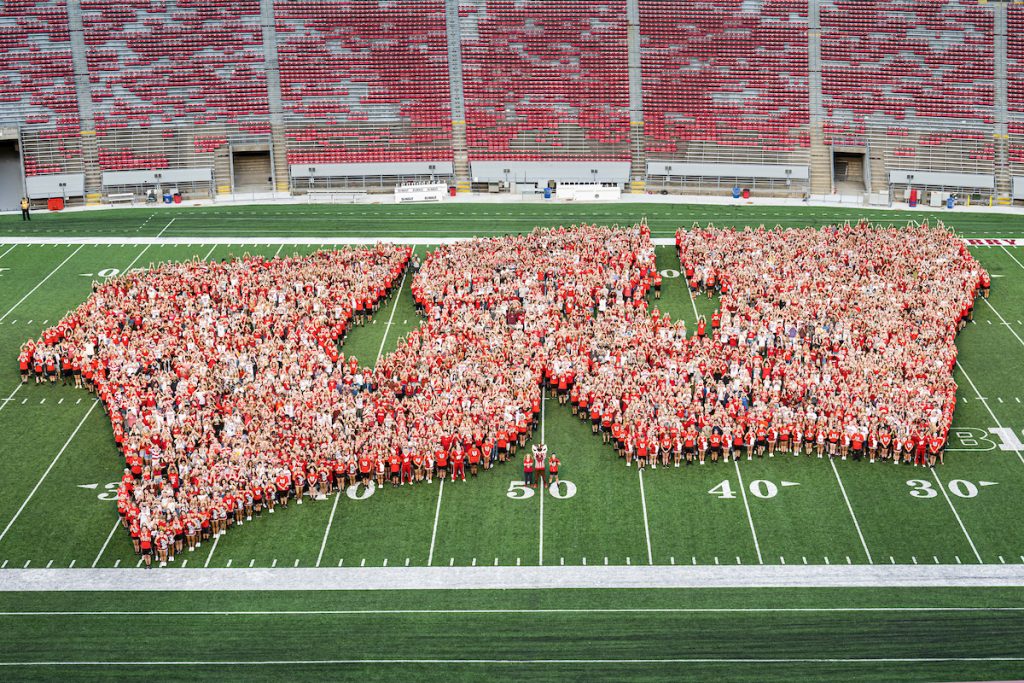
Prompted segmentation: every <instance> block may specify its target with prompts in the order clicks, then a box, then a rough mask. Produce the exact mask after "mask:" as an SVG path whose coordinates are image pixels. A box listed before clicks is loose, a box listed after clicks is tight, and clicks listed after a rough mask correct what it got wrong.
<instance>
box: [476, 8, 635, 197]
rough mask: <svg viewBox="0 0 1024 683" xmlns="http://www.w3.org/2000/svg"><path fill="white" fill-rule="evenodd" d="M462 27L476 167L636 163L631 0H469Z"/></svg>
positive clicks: (529, 167) (526, 169)
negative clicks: (632, 157) (580, 0)
mask: <svg viewBox="0 0 1024 683" xmlns="http://www.w3.org/2000/svg"><path fill="white" fill-rule="evenodd" d="M459 19H460V29H461V43H462V64H463V84H464V90H465V104H466V144H467V148H468V153H469V160H470V164H471V165H472V162H473V160H478V161H488V160H505V161H515V162H519V163H518V164H517V165H516V167H517V168H519V169H522V170H523V173H524V174H526V175H527V176H528V175H529V174H530V172H531V170H530V169H531V168H532V167H533V166H534V165H540V164H543V163H544V162H548V161H562V162H576V161H629V158H630V151H629V74H628V69H627V46H626V2H625V0H604V1H603V2H599V3H577V2H569V1H568V0H561V1H552V0H515V1H513V0H463V1H462V2H461V3H460V5H459ZM627 175H628V172H627ZM625 180H626V178H625V177H624V178H622V182H625Z"/></svg>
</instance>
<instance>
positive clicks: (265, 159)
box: [231, 145, 274, 192]
mask: <svg viewBox="0 0 1024 683" xmlns="http://www.w3.org/2000/svg"><path fill="white" fill-rule="evenodd" d="M253 147H256V146H255V145H244V146H233V147H232V149H231V183H232V190H233V191H235V192H270V191H271V190H273V189H274V170H273V166H272V165H271V158H270V148H269V147H266V148H265V149H258V148H257V149H253Z"/></svg>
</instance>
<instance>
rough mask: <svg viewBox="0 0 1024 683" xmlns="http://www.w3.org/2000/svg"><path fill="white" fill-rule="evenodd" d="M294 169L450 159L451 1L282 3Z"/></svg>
mask: <svg viewBox="0 0 1024 683" xmlns="http://www.w3.org/2000/svg"><path fill="white" fill-rule="evenodd" d="M275 14H276V27H277V36H278V59H279V63H280V69H281V97H282V100H283V106H284V110H285V114H286V117H287V122H288V129H289V130H288V138H289V154H288V160H289V163H292V164H307V163H310V164H312V163H342V162H375V161H425V160H437V159H451V158H452V151H451V115H450V97H449V86H448V56H447V38H446V35H445V15H444V2H443V1H442V0H424V1H422V2H395V3H368V2H357V1H354V0H345V1H343V2H331V3H295V2H277V3H276V5H275Z"/></svg>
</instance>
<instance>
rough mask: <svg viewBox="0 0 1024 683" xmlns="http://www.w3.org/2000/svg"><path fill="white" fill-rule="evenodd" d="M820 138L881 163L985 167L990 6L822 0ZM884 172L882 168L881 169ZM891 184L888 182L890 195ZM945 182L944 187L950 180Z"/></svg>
mask: <svg viewBox="0 0 1024 683" xmlns="http://www.w3.org/2000/svg"><path fill="white" fill-rule="evenodd" d="M821 4H822V7H821V59H822V66H821V72H822V75H821V80H822V102H823V106H824V109H825V116H826V121H825V124H824V144H825V145H828V146H833V147H834V148H836V149H837V150H840V149H841V150H843V152H845V153H861V154H863V155H864V156H865V159H867V161H868V162H869V163H870V164H871V166H872V169H871V177H870V178H869V179H868V180H869V182H870V184H871V186H872V188H873V189H874V190H876V191H879V190H885V189H887V186H888V185H889V177H887V175H886V171H890V172H891V171H893V170H894V169H898V170H902V169H906V170H910V171H911V174H912V172H913V171H914V170H928V171H939V172H949V173H959V174H963V179H962V182H963V184H962V185H959V186H957V189H959V191H960V192H961V194H971V193H974V192H975V191H977V190H983V189H984V187H982V186H981V185H977V184H975V183H978V182H982V185H984V184H985V183H984V182H983V181H984V179H985V178H988V180H989V181H991V178H992V176H993V173H994V158H995V152H994V148H993V141H992V135H993V125H994V123H995V111H994V106H995V102H994V80H995V78H994V63H995V62H994V49H995V48H994V46H995V41H994V11H993V8H992V6H990V5H986V4H979V3H978V2H977V0H941V1H940V0H897V1H892V0H889V1H881V0H822V3H821ZM890 175H891V174H890ZM900 185H901V184H899V183H896V184H895V185H894V188H893V189H894V191H896V193H897V198H898V197H899V195H900V193H901V192H902V189H903V188H902V187H901V186H900ZM951 189H953V188H951Z"/></svg>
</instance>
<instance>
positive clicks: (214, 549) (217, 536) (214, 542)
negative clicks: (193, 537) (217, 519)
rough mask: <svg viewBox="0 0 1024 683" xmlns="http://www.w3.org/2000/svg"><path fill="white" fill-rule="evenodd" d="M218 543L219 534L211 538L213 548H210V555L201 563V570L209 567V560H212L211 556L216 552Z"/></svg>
mask: <svg viewBox="0 0 1024 683" xmlns="http://www.w3.org/2000/svg"><path fill="white" fill-rule="evenodd" d="M218 543H220V534H217V535H216V536H214V537H213V547H212V548H210V554H209V555H207V556H206V562H203V568H204V569H205V568H206V567H209V566H210V560H212V559H213V554H214V553H215V552H217V544H218Z"/></svg>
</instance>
